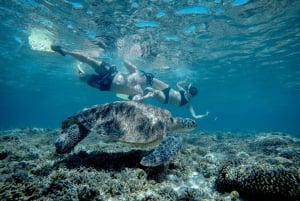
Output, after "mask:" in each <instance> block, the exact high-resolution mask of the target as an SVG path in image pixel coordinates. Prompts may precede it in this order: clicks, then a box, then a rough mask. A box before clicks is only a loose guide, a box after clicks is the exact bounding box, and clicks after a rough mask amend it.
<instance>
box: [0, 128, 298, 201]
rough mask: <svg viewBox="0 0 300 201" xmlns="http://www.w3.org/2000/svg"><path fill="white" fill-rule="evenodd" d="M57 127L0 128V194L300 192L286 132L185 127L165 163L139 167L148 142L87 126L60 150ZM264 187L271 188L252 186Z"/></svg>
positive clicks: (134, 196) (133, 196) (203, 196)
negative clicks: (118, 138)
mask: <svg viewBox="0 0 300 201" xmlns="http://www.w3.org/2000/svg"><path fill="white" fill-rule="evenodd" d="M59 133H60V130H55V129H54V130H52V129H42V128H24V129H12V130H5V131H0V200H22V201H27V200H28V201H29V200H47V201H48V200H49V201H50V200H75V201H76V200H95V201H100V200H103V201H104V200H110V201H119V200H122V201H123V200H124V201H127V200H128V201H131V200H132V201H136V200H137V201H146V200H152V201H154V200H155V201H161V200H219V201H221V200H232V201H233V200H243V201H246V200H251V199H252V200H263V199H265V198H266V199H265V200H270V199H268V198H270V197H272V199H273V198H274V196H275V198H276V199H277V198H282V199H286V200H288V199H289V200H297V197H296V196H298V195H299V175H300V173H299V172H300V168H299V164H300V162H299V161H300V158H299V157H300V146H299V145H300V144H299V142H300V140H299V138H295V137H292V136H289V135H284V134H280V133H230V132H218V133H204V132H198V133H191V134H184V135H181V136H182V137H183V140H184V143H183V147H182V150H181V151H180V153H179V154H178V155H177V156H176V157H175V158H173V159H172V160H171V161H170V162H169V163H167V164H165V165H160V166H157V167H144V166H142V165H140V163H139V162H140V160H141V159H142V158H143V157H144V156H146V155H148V154H149V153H151V152H152V151H153V150H152V149H151V147H149V148H146V149H144V148H143V149H142V150H141V149H140V148H139V147H136V146H130V145H128V144H123V143H120V142H115V141H114V142H113V143H111V141H110V140H105V139H102V138H101V137H99V136H98V135H94V134H91V135H89V136H87V137H86V138H85V139H84V140H83V141H82V142H81V143H80V144H79V145H77V146H76V147H75V149H74V150H72V151H71V152H70V153H68V154H65V155H59V154H56V152H55V146H54V142H55V139H56V138H57V136H58V135H59ZM179 135H180V134H179ZM277 140H278V141H279V142H277ZM267 153H268V154H267ZM230 159H233V160H231V161H230V162H226V161H229V160H230ZM262 183H263V184H264V185H262ZM225 184H226V185H225ZM242 184H247V185H242ZM218 190H219V191H218ZM267 190H268V191H270V192H272V193H273V194H270V193H269V194H268V193H266V194H264V193H257V192H264V191H267ZM249 192H250V194H251V195H255V196H254V197H253V196H252V197H251V196H249ZM284 196H285V197H284ZM275 198H274V199H275Z"/></svg>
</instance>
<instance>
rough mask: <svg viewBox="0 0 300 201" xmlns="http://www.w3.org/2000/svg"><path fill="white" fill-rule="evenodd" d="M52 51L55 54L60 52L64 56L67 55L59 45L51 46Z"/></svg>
mask: <svg viewBox="0 0 300 201" xmlns="http://www.w3.org/2000/svg"><path fill="white" fill-rule="evenodd" d="M51 50H53V51H54V52H58V53H60V54H61V55H63V56H65V55H66V53H65V52H64V51H63V50H62V47H61V46H59V45H51Z"/></svg>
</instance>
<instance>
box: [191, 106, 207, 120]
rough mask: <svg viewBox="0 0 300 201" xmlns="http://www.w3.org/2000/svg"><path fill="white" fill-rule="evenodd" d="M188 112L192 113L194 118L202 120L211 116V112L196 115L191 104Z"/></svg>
mask: <svg viewBox="0 0 300 201" xmlns="http://www.w3.org/2000/svg"><path fill="white" fill-rule="evenodd" d="M188 110H189V112H190V113H191V115H192V117H193V118H195V119H202V118H204V117H206V116H208V114H209V112H206V113H205V114H198V115H196V114H195V110H194V108H193V106H192V105H191V104H188Z"/></svg>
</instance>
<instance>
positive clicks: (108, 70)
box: [51, 45, 153, 99]
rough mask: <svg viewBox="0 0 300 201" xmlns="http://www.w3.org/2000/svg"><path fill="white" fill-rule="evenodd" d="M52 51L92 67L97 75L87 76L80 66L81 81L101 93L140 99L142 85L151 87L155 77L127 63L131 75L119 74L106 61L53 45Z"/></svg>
mask: <svg viewBox="0 0 300 201" xmlns="http://www.w3.org/2000/svg"><path fill="white" fill-rule="evenodd" d="M51 49H52V50H53V51H55V52H58V53H60V54H61V55H63V56H65V55H70V56H72V57H73V58H75V59H77V60H78V61H80V62H83V63H86V64H88V65H89V66H91V67H92V68H93V69H94V71H95V72H96V73H97V74H86V73H85V72H84V71H83V70H82V68H81V67H80V66H79V65H78V66H77V70H78V74H79V78H80V80H81V81H84V82H86V83H87V84H88V85H90V86H92V87H95V88H97V89H99V90H101V91H111V92H114V93H116V94H117V95H120V94H121V95H122V97H123V96H124V95H126V96H127V97H126V98H128V99H132V98H133V97H134V99H139V98H142V96H143V89H142V85H143V86H145V85H147V84H149V85H151V83H152V80H153V75H152V74H150V73H145V72H143V71H139V70H138V69H137V68H136V66H134V65H133V64H131V63H130V62H128V61H125V62H124V64H125V67H126V69H127V70H128V72H129V73H127V74H124V73H121V72H118V70H117V68H116V66H113V65H110V64H108V63H106V62H104V61H97V60H95V59H93V58H91V57H88V56H85V55H83V54H82V53H80V52H75V51H68V50H66V49H63V48H62V47H61V46H56V45H51Z"/></svg>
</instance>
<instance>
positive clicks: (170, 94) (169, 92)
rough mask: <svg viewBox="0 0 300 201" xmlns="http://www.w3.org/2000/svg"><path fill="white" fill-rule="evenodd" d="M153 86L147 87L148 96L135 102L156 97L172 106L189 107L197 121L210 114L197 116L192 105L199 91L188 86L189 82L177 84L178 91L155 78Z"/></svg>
mask: <svg viewBox="0 0 300 201" xmlns="http://www.w3.org/2000/svg"><path fill="white" fill-rule="evenodd" d="M152 86H153V87H154V88H153V87H146V88H145V90H144V93H145V94H146V95H144V96H141V97H135V99H134V100H138V101H141V100H144V99H147V98H151V97H154V98H155V99H157V100H158V101H160V102H162V103H164V104H171V105H176V106H187V108H188V110H189V112H190V114H191V115H192V117H194V118H196V119H200V118H203V117H206V116H207V115H208V114H209V112H206V113H205V114H202V115H196V113H195V110H194V108H193V106H192V104H191V103H190V101H191V98H192V97H194V96H196V95H197V93H198V90H197V88H196V87H194V86H192V85H191V84H189V85H187V81H180V82H178V83H177V88H178V91H177V90H175V89H172V88H171V87H169V85H168V84H166V83H164V82H162V81H160V80H158V79H156V78H153V80H152Z"/></svg>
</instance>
